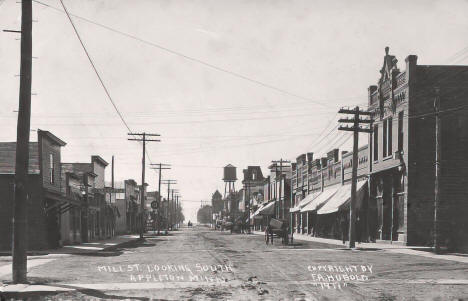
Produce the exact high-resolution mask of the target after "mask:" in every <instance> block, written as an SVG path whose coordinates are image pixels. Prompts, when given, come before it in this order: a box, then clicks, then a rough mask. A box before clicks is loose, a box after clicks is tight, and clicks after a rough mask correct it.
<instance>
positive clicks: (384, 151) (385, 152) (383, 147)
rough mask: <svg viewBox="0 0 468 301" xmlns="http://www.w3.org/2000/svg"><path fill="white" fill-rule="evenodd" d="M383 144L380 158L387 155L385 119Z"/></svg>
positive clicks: (384, 123)
mask: <svg viewBox="0 0 468 301" xmlns="http://www.w3.org/2000/svg"><path fill="white" fill-rule="evenodd" d="M382 134H383V135H382V137H383V141H382V142H383V145H382V158H385V157H386V156H387V119H385V120H384V121H383V133H382Z"/></svg>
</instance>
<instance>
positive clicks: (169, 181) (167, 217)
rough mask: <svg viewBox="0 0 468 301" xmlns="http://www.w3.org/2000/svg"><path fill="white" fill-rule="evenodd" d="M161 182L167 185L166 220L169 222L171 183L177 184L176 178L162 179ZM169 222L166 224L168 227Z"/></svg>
mask: <svg viewBox="0 0 468 301" xmlns="http://www.w3.org/2000/svg"><path fill="white" fill-rule="evenodd" d="M162 182H163V184H166V185H167V211H166V220H167V221H168V222H169V224H170V220H169V218H170V214H171V212H170V211H171V200H170V196H171V184H174V185H175V184H177V181H176V180H163V181H162ZM169 224H168V229H169Z"/></svg>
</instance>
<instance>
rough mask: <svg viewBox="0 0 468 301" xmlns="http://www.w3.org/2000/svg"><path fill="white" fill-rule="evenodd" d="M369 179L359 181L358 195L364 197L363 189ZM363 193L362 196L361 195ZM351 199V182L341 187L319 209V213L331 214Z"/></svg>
mask: <svg viewBox="0 0 468 301" xmlns="http://www.w3.org/2000/svg"><path fill="white" fill-rule="evenodd" d="M365 184H367V181H361V182H358V183H357V186H356V192H357V197H358V198H362V192H361V191H362V190H363V187H364V185H365ZM360 195H361V196H360ZM350 200H351V183H348V184H345V185H343V186H341V187H340V189H339V190H338V192H337V193H336V194H335V195H333V197H332V198H331V199H330V200H329V201H328V202H327V203H326V204H325V205H323V207H322V208H320V209H319V210H317V214H329V213H333V212H337V211H338V210H340V209H342V207H344V206H345V205H346V204H347V203H348V202H349V201H350Z"/></svg>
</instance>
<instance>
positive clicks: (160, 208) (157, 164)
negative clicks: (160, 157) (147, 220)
mask: <svg viewBox="0 0 468 301" xmlns="http://www.w3.org/2000/svg"><path fill="white" fill-rule="evenodd" d="M151 166H157V168H154V167H151V169H157V170H159V178H158V179H159V180H158V193H159V199H158V200H157V202H158V235H159V234H160V232H161V210H162V204H161V199H162V194H161V177H162V170H163V169H171V167H170V164H165V163H154V164H151Z"/></svg>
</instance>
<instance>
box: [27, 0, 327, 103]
mask: <svg viewBox="0 0 468 301" xmlns="http://www.w3.org/2000/svg"><path fill="white" fill-rule="evenodd" d="M33 1H34V2H36V3H38V4H40V5H43V6H46V7H49V8H52V9H54V10H57V11H59V12H62V10H60V9H59V8H57V7H54V6H52V5H49V4H46V3H43V2H41V1H38V0H33ZM60 2H61V3H62V6H63V7H64V9H65V6H64V5H63V0H60ZM65 13H66V14H67V16H68V17H69V18H70V15H69V13H68V11H66V10H65ZM72 16H73V17H75V18H77V19H79V20H82V21H85V22H87V23H91V24H93V25H96V26H99V27H102V28H104V29H107V30H109V31H112V32H114V33H117V34H119V35H122V36H125V37H127V38H130V39H133V40H136V41H139V42H141V43H143V44H146V45H149V46H152V47H155V48H158V49H160V50H163V51H165V52H167V53H170V54H173V55H176V56H179V57H182V58H184V59H186V60H189V61H192V62H196V63H198V64H201V65H204V66H206V67H209V68H211V69H214V70H217V71H220V72H223V73H226V74H229V75H231V76H234V77H237V78H240V79H243V80H246V81H249V82H251V83H255V84H257V85H260V86H262V87H265V88H269V89H271V90H274V91H277V92H280V93H283V94H285V95H288V96H292V97H295V98H299V99H302V100H306V101H308V102H312V103H315V104H318V105H321V106H324V107H330V105H328V104H327V103H323V102H318V101H316V100H313V99H311V98H307V97H303V96H300V95H298V94H296V93H292V92H289V91H287V90H284V89H282V88H278V87H276V86H273V85H270V84H268V83H265V82H262V81H260V80H256V79H254V78H251V77H248V76H245V75H242V74H240V73H237V72H234V71H230V70H228V69H225V68H223V67H219V66H216V65H213V64H211V63H208V62H205V61H203V60H201V59H198V58H195V57H192V56H189V55H186V54H184V53H181V52H178V51H175V50H172V49H169V48H167V47H165V46H162V45H159V44H157V43H154V42H151V41H149V40H145V39H143V38H140V37H138V36H136V35H133V34H129V33H126V32H123V31H121V30H118V29H115V28H113V27H110V26H107V25H104V24H102V23H98V22H96V21H93V20H90V19H87V18H84V17H81V16H78V15H75V14H72ZM70 20H71V19H70Z"/></svg>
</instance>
